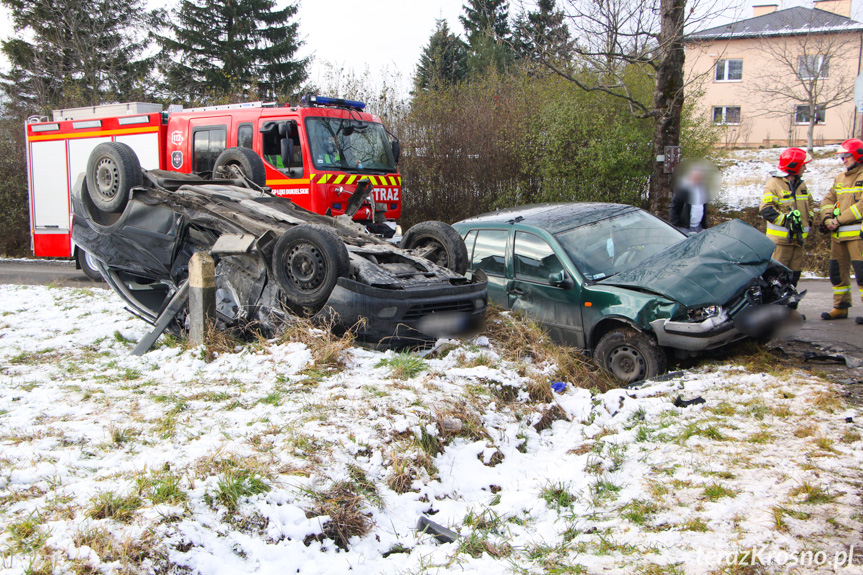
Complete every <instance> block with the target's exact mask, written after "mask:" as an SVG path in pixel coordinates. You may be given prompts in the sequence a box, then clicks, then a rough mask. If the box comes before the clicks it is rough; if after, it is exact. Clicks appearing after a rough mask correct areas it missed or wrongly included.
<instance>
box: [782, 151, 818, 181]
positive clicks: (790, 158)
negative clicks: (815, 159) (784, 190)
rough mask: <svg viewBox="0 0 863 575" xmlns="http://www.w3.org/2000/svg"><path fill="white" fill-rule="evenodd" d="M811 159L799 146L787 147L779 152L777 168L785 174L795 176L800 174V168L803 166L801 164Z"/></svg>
mask: <svg viewBox="0 0 863 575" xmlns="http://www.w3.org/2000/svg"><path fill="white" fill-rule="evenodd" d="M811 161H812V156H810V155H809V154H808V153H807V152H806V150H801V149H800V148H788V149H786V150H785V151H783V152H782V153H781V154H779V169H780V170H782V171H783V172H785V173H786V174H791V175H792V176H796V175H798V174H800V170H801V169H802V168H803V165H804V164H808V163H809V162H811Z"/></svg>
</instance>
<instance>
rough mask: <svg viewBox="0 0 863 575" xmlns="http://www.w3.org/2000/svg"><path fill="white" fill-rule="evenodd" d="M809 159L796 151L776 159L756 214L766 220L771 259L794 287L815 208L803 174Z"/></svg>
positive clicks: (798, 277) (802, 152) (798, 276)
mask: <svg viewBox="0 0 863 575" xmlns="http://www.w3.org/2000/svg"><path fill="white" fill-rule="evenodd" d="M811 161H812V156H810V155H809V154H807V153H806V152H805V151H804V150H801V149H800V148H788V149H787V150H785V151H784V152H782V154H780V156H779V166H778V168H779V170H778V171H775V172H771V173H770V175H771V176H773V177H772V178H770V180H768V181H767V187H766V188H765V189H764V195H763V196H762V197H761V207H760V208H759V212H760V213H761V217H762V218H764V219H765V220H767V230H766V231H767V237H769V238H770V239H771V240H773V242H774V243H775V244H776V249H775V251H774V252H773V258H774V259H776V260H778V261H779V262H780V263H782V264H783V265H785V266H787V267H788V268H789V269H790V270H791V271H792V272H794V276H793V280H792V281H793V283H794V285H795V286H796V285H797V282H798V281H799V280H800V273H801V272H802V270H803V242H804V240H805V239H806V237H807V236H808V235H809V228H810V225H811V224H812V221H813V218H814V217H815V204H814V203H813V201H812V196H810V195H809V190H807V189H806V182H804V181H803V179H802V176H803V172H805V171H806V164H808V163H809V162H811Z"/></svg>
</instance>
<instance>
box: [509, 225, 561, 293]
mask: <svg viewBox="0 0 863 575" xmlns="http://www.w3.org/2000/svg"><path fill="white" fill-rule="evenodd" d="M513 255H514V262H515V277H516V278H518V279H526V280H533V281H538V282H542V283H548V276H549V275H550V274H554V273H558V272H560V271H561V270H563V266H562V265H561V263H560V260H559V259H558V258H557V256H556V255H554V251H552V249H551V247H550V246H549V245H548V243H546V241H545V240H543V239H542V238H540V237H539V236H535V235H533V234H528V233H525V232H516V234H515V248H514V250H513Z"/></svg>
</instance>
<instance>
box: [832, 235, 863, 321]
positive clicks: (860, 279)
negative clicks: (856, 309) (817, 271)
mask: <svg viewBox="0 0 863 575" xmlns="http://www.w3.org/2000/svg"><path fill="white" fill-rule="evenodd" d="M851 268H853V269H854V274H855V275H856V276H857V289H858V291H859V293H860V297H861V298H863V239H853V240H850V241H844V242H837V241H833V242H831V244H830V283H832V284H833V307H834V308H837V309H843V308H849V307H851Z"/></svg>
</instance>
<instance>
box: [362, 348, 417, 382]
mask: <svg viewBox="0 0 863 575" xmlns="http://www.w3.org/2000/svg"><path fill="white" fill-rule="evenodd" d="M375 367H389V368H390V375H391V376H392V377H393V378H394V379H399V380H407V379H412V378H414V377H416V376H417V375H418V374H420V373H422V372H423V371H425V370H426V369H427V368H428V365H426V362H425V361H423V359H422V358H421V357H420V356H418V355H416V354H414V353H410V352H402V353H397V354H395V355H394V356H392V357H390V358H385V359H382V360H381V361H380V362H378V364H377V365H376V366H375Z"/></svg>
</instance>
